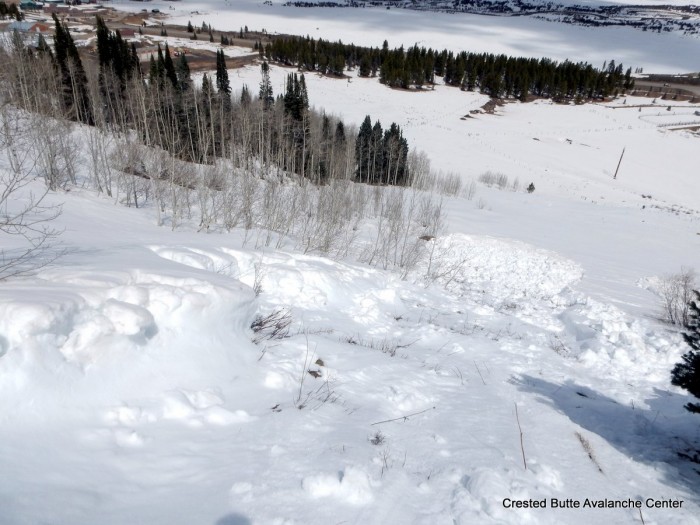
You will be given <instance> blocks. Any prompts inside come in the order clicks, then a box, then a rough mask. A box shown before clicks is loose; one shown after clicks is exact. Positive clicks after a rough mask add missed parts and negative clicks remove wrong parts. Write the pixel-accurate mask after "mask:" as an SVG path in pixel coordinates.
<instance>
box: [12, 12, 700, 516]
mask: <svg viewBox="0 0 700 525" xmlns="http://www.w3.org/2000/svg"><path fill="white" fill-rule="evenodd" d="M227 4H230V5H231V7H233V6H234V5H239V3H236V4H233V3H227ZM125 5H126V4H125ZM134 5H137V6H139V8H140V6H141V5H144V4H140V3H137V4H134ZM145 5H147V6H148V7H149V8H151V7H152V6H156V5H158V2H151V3H149V4H145ZM163 5H165V6H166V9H167V5H171V4H170V3H163ZM172 5H174V6H175V9H176V10H182V9H184V8H185V2H184V1H183V2H179V3H176V4H172ZM188 5H189V3H188ZM240 5H244V6H249V8H250V9H251V10H253V11H254V12H258V11H256V10H262V9H268V8H269V6H259V7H258V6H257V5H255V4H253V3H247V2H240ZM254 8H255V9H254ZM269 9H277V7H275V8H269ZM285 12H286V11H285ZM386 16H388V15H386ZM392 16H393V15H392ZM203 18H204V19H207V17H206V16H204V17H203ZM209 21H210V22H211V17H210V18H209ZM194 22H195V19H194V18H193V23H194ZM213 23H214V24H215V25H216V22H213ZM238 23H239V22H236V24H238ZM240 23H242V24H248V25H249V26H253V25H254V24H255V22H252V23H251V22H248V21H244V20H242V19H241V20H240ZM338 23H339V24H340V22H338ZM373 23H374V22H373ZM268 29H270V28H268ZM287 30H288V29H287ZM353 30H354V29H353ZM367 31H368V34H370V32H372V31H375V29H372V28H371V27H368V28H367ZM428 32H429V31H428ZM373 34H375V35H376V33H373ZM426 34H428V33H426ZM414 35H415V33H414ZM289 71H290V70H286V69H282V68H277V67H273V68H272V70H271V76H272V80H273V85H274V88H275V92H276V93H278V92H279V91H280V89H281V86H282V81H283V78H284V75H285V74H287V73H288V72H289ZM230 76H231V80H232V85H233V88H234V89H240V87H241V86H242V85H243V83H247V84H248V86H249V87H251V89H252V90H253V91H255V90H256V89H255V88H256V86H257V84H258V82H259V69H258V68H257V67H248V68H244V69H240V70H231V71H230ZM306 82H307V85H308V90H309V96H310V100H311V102H312V104H314V105H315V106H317V107H318V108H324V109H325V110H326V111H328V112H329V113H334V114H338V115H342V116H343V118H345V119H346V121H347V122H349V123H355V124H359V122H360V121H361V120H362V119H363V118H364V116H365V115H366V114H370V115H371V116H372V117H373V118H374V119H380V120H381V121H382V123H383V124H384V125H385V126H386V125H388V124H389V123H390V122H391V121H396V122H397V123H399V124H400V125H401V127H402V128H403V129H404V131H405V134H406V136H407V137H408V138H409V141H410V143H411V145H413V146H416V147H418V148H420V149H422V150H424V151H425V152H426V153H427V154H428V155H429V157H430V158H431V161H432V164H433V166H434V167H435V168H438V169H441V170H443V171H453V172H456V173H458V174H459V175H460V176H461V177H462V178H463V180H464V181H465V183H467V184H468V182H469V181H470V180H476V179H478V177H479V176H480V175H482V174H483V173H484V172H485V171H487V170H491V171H493V172H497V173H503V174H505V175H507V176H508V177H509V180H510V182H511V183H512V182H513V181H514V180H515V179H516V178H517V179H519V181H520V189H519V190H518V191H511V190H510V189H506V190H498V189H496V188H487V187H485V186H483V185H481V184H478V185H477V190H476V194H475V196H474V197H473V199H471V200H468V199H467V198H464V197H462V198H446V199H445V208H446V210H447V213H448V224H447V228H446V231H445V233H444V235H441V236H440V237H438V238H437V239H435V241H434V242H435V246H436V253H439V254H440V255H441V257H440V259H439V262H438V263H436V264H439V267H437V268H436V267H433V268H432V273H431V275H432V276H433V278H432V279H428V280H426V278H425V275H426V267H425V264H427V263H423V264H422V265H419V266H418V267H417V268H416V269H415V270H414V271H413V272H412V273H410V274H409V275H408V276H407V278H406V279H405V280H402V279H401V278H400V276H399V275H397V274H395V273H391V272H389V271H383V270H379V269H375V268H370V267H368V266H365V265H362V264H360V263H357V262H356V261H355V260H354V259H353V258H352V257H350V258H348V259H346V260H330V259H327V258H323V257H320V256H317V255H313V254H307V255H303V254H300V253H297V252H294V251H292V250H290V249H288V248H282V249H281V250H272V249H265V250H256V249H254V248H252V247H251V245H250V244H248V245H245V246H244V244H243V234H242V233H241V232H240V231H234V232H233V233H231V234H222V233H211V234H203V233H196V232H195V229H196V228H195V226H196V225H187V224H185V225H184V226H183V227H182V228H180V229H178V230H176V231H170V230H169V229H168V228H163V227H156V226H155V225H154V223H155V220H154V215H155V211H154V210H152V209H151V208H149V207H146V208H144V209H133V208H125V207H123V206H120V205H115V203H114V202H113V201H112V200H110V199H107V198H105V197H98V196H95V195H94V194H92V193H91V192H88V191H85V190H82V189H80V188H79V187H76V188H72V189H71V191H70V192H65V193H58V194H52V195H51V196H50V200H51V202H53V203H63V214H62V215H61V216H60V217H59V218H58V219H57V221H56V226H57V227H59V228H61V229H63V230H64V232H63V234H62V235H61V241H62V243H63V247H64V248H65V249H66V250H67V253H66V255H64V257H63V258H61V259H59V261H57V263H56V264H55V265H53V266H51V267H48V268H45V269H43V270H41V271H39V272H38V274H37V275H35V276H32V277H27V278H23V279H14V280H8V281H3V282H0V443H2V446H0V472H2V474H3V475H2V476H1V477H0V523H2V524H3V525H4V524H7V525H19V524H32V525H34V524H52V525H53V524H56V525H69V524H70V525H73V524H91V523H100V524H105V525H110V524H114V525H117V524H119V525H121V524H124V523H139V524H141V523H142V524H160V523H168V524H173V525H179V524H182V525H185V524H187V525H189V524H193V523H195V524H208V525H267V524H276V525H282V524H284V525H291V524H296V525H307V524H309V525H311V524H319V525H321V524H323V525H325V524H338V523H348V524H350V523H353V524H377V525H384V524H397V525H403V524H426V525H428V524H430V525H433V524H436V525H443V524H444V525H466V524H482V523H484V524H488V523H494V524H496V523H498V524H504V523H507V524H521V523H538V524H539V523H551V524H560V523H567V524H569V523H570V524H581V525H583V524H590V523H610V524H628V523H629V524H631V523H642V522H643V523H646V524H649V525H651V524H659V525H661V524H668V523H674V524H675V523H678V524H698V523H700V518H699V516H700V497H699V496H698V494H699V493H700V477H699V476H698V472H697V470H698V466H697V464H693V463H690V462H688V461H686V460H684V459H682V458H680V457H679V454H689V453H690V454H692V450H697V449H698V448H700V425H698V420H697V419H698V417H697V416H694V415H691V414H689V413H688V412H687V411H686V410H684V408H683V404H684V403H686V402H687V401H688V399H689V398H688V396H687V395H686V393H685V392H684V391H681V390H680V389H677V388H675V387H672V386H671V385H670V369H671V368H672V367H673V365H674V363H676V362H678V360H679V357H680V355H681V354H682V353H683V352H684V351H685V349H684V345H683V343H682V338H681V336H680V334H679V333H678V331H677V330H675V329H673V328H671V327H669V326H668V325H665V324H663V323H661V322H660V321H659V320H658V315H659V313H660V312H659V299H658V296H657V295H655V293H654V291H655V289H656V283H658V278H659V277H660V276H663V275H664V274H668V273H674V272H677V271H678V270H679V269H680V267H681V266H685V267H689V268H695V269H696V270H699V271H700V262H699V260H698V254H699V253H700V251H699V250H698V248H699V239H700V237H699V236H698V234H699V233H700V210H699V208H698V201H699V199H700V186H699V185H698V181H697V164H698V162H697V161H698V155H697V152H698V141H699V140H700V139H699V138H698V136H697V135H693V134H692V133H690V132H686V131H668V130H667V129H666V128H665V126H664V125H665V124H668V123H669V120H672V119H674V118H678V119H679V120H684V119H692V118H693V116H694V111H695V108H694V107H691V105H690V104H688V103H676V102H671V101H661V100H658V101H657V103H656V104H652V101H651V99H633V98H632V97H627V99H626V102H625V101H623V99H620V100H618V101H615V102H612V103H608V104H605V105H583V106H577V107H574V106H561V105H553V104H551V103H549V102H546V101H540V102H537V103H533V104H524V105H523V104H508V105H506V106H503V107H499V108H498V109H497V112H496V114H495V115H487V114H473V115H472V116H471V117H470V118H466V119H463V117H465V115H468V114H470V111H471V110H475V109H479V108H480V107H481V106H482V105H483V104H484V102H486V99H485V98H484V97H482V96H480V95H475V94H470V93H464V92H461V91H459V90H456V89H453V88H448V87H445V86H437V87H436V89H435V90H434V91H429V92H427V91H426V92H422V93H416V92H405V91H395V90H389V89H387V88H385V87H383V86H381V85H380V84H379V83H378V82H377V81H376V79H366V80H363V79H359V78H354V77H353V78H352V81H351V82H349V83H348V81H347V79H343V80H337V79H328V78H321V77H318V76H316V75H307V77H306ZM669 104H670V105H671V110H670V111H668V110H667V107H668V105H669ZM636 106H642V107H641V109H640V108H639V107H636ZM623 148H626V149H625V151H626V153H625V157H624V158H623V161H622V164H621V167H620V171H619V174H618V177H617V179H616V180H613V179H612V175H613V173H614V171H615V167H616V165H617V161H618V159H619V156H620V154H621V152H622V149H623ZM0 169H1V170H5V169H7V159H6V158H5V154H4V153H3V154H2V155H1V156H0ZM530 182H533V183H534V184H535V186H536V190H535V192H534V193H532V194H528V193H526V192H525V191H524V190H523V188H524V187H525V186H526V185H527V184H529V183H530ZM40 187H41V184H40V182H39V181H37V182H35V183H33V184H32V185H31V186H30V187H29V188H27V189H28V190H32V189H33V190H35V191H39V190H40ZM643 195H644V196H643ZM649 196H650V197H649ZM431 242H432V241H431ZM8 245H9V240H8V239H7V237H0V246H2V247H3V248H6V247H7V246H8ZM441 270H442V271H441ZM256 281H258V282H256ZM256 284H259V286H260V288H261V292H260V293H259V294H257V295H256V293H255V292H254V288H256ZM275 312H276V313H277V315H279V316H281V317H284V318H287V319H289V320H290V325H289V327H288V333H286V334H285V335H286V336H285V337H281V338H274V337H272V334H271V333H270V331H269V330H262V331H260V332H254V331H253V330H252V329H251V325H252V324H253V323H254V321H255V320H256V318H259V316H262V317H265V316H268V315H270V314H272V313H275ZM693 467H694V468H693ZM526 500H536V501H538V502H539V501H542V500H545V501H546V504H547V508H512V507H513V504H512V501H526ZM553 500H557V501H558V502H559V503H560V505H561V506H563V505H565V504H566V500H570V501H569V504H568V505H569V507H571V506H573V505H574V504H575V503H577V504H578V505H580V507H579V508H552V507H553ZM601 500H603V503H605V500H607V501H608V502H613V503H614V502H620V503H622V502H628V500H632V501H633V503H632V505H631V506H630V505H629V504H628V505H627V508H600V505H601V503H600V501H601ZM669 501H670V502H671V503H673V502H675V505H676V507H675V508H673V507H671V505H670V504H669V503H668V502H669ZM681 501H682V503H680V502H681ZM591 502H593V503H591ZM634 502H640V503H639V505H640V508H636V507H635V506H634V505H635V503H634ZM657 503H658V504H659V505H660V506H662V505H665V508H655V507H654V505H656V504H657ZM593 505H594V506H593ZM509 507H510V508H509Z"/></svg>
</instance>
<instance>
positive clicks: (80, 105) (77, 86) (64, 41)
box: [53, 14, 94, 124]
mask: <svg viewBox="0 0 700 525" xmlns="http://www.w3.org/2000/svg"><path fill="white" fill-rule="evenodd" d="M53 20H54V23H55V24H56V29H55V34H54V48H55V50H56V56H55V60H56V65H57V66H58V68H59V70H60V72H61V79H62V82H63V101H64V104H65V107H66V109H67V110H68V111H69V112H72V113H73V115H72V117H73V118H75V119H76V120H78V121H80V122H84V123H86V124H93V123H94V119H93V116H92V111H91V109H90V97H89V92H88V85H87V84H88V82H87V75H86V74H85V69H83V63H82V61H81V60H80V55H79V54H78V48H77V47H75V42H73V37H71V36H70V32H69V31H68V27H67V26H66V25H65V24H64V23H62V22H61V21H60V20H59V19H58V17H57V16H56V15H55V14H54V15H53Z"/></svg>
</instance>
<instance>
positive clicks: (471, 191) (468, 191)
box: [462, 180, 476, 201]
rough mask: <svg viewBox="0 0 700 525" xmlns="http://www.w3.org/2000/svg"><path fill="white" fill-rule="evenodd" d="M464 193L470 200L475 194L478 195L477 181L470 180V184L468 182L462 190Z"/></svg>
mask: <svg viewBox="0 0 700 525" xmlns="http://www.w3.org/2000/svg"><path fill="white" fill-rule="evenodd" d="M462 195H463V196H464V198H465V199H467V200H468V201H470V200H472V199H473V198H474V195H476V181H474V180H470V181H469V184H467V185H466V186H465V187H464V189H463V190H462Z"/></svg>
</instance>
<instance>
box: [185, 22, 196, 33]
mask: <svg viewBox="0 0 700 525" xmlns="http://www.w3.org/2000/svg"><path fill="white" fill-rule="evenodd" d="M187 32H188V33H194V27H192V22H190V21H189V20H188V21H187Z"/></svg>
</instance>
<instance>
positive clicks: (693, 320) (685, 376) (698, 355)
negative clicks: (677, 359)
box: [671, 290, 700, 414]
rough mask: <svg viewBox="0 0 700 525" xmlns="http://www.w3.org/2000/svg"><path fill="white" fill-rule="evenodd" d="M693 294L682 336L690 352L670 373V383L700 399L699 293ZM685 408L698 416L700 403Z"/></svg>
mask: <svg viewBox="0 0 700 525" xmlns="http://www.w3.org/2000/svg"><path fill="white" fill-rule="evenodd" d="M693 293H694V294H695V300H694V301H691V302H690V304H689V313H688V324H686V325H685V328H686V332H685V333H684V334H683V338H684V339H685V342H686V343H688V346H690V350H689V351H688V352H686V353H685V354H683V356H682V359H683V362H681V363H678V364H677V365H676V366H675V367H674V368H673V370H672V371H671V383H672V384H674V385H676V386H679V387H681V388H684V389H685V390H687V391H688V392H690V393H691V394H692V395H693V396H695V397H696V398H698V399H700V292H699V291H697V290H694V291H693ZM685 408H686V409H687V410H688V411H690V412H693V413H695V414H700V403H687V404H686V405H685Z"/></svg>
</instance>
